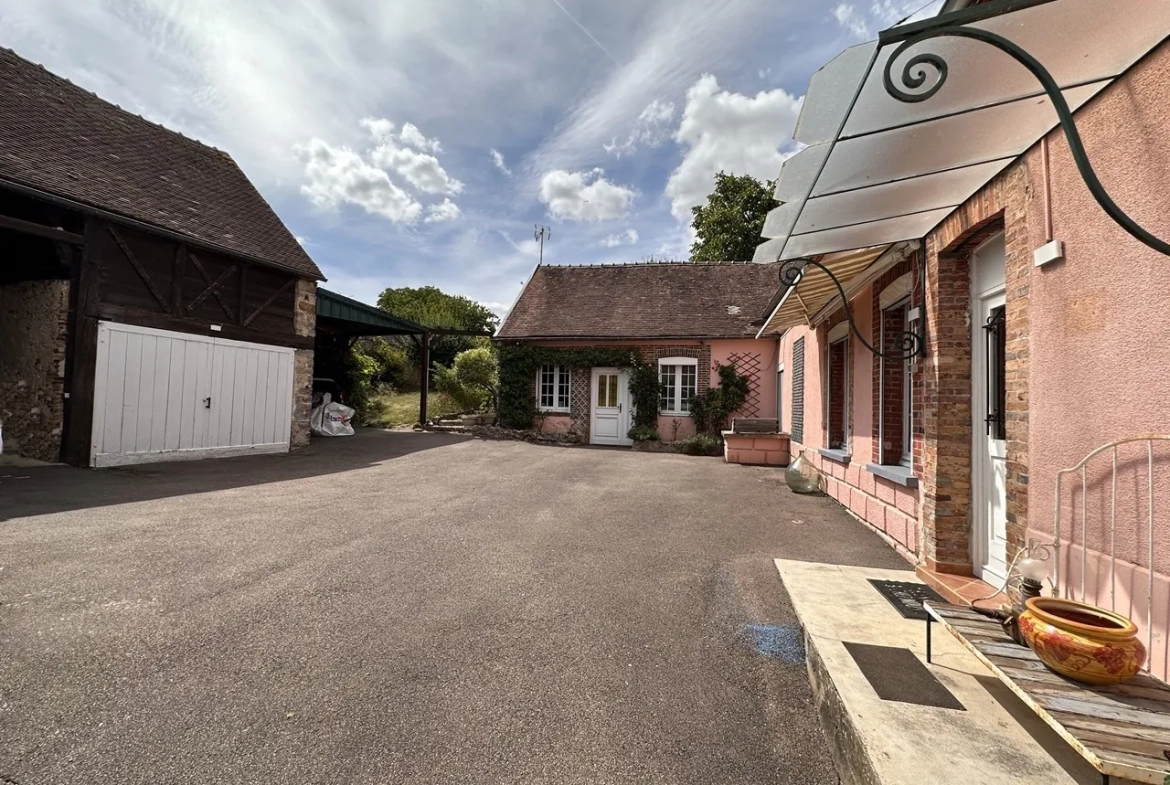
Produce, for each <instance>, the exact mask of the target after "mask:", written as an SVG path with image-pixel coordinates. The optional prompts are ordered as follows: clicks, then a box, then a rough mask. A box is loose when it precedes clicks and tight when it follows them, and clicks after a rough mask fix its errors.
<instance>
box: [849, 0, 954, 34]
mask: <svg viewBox="0 0 1170 785" xmlns="http://www.w3.org/2000/svg"><path fill="white" fill-rule="evenodd" d="M941 5H942V0H934V2H931V3H928V4H927V5H926V6H925V7H924V6H923V5H922V3H921V2H920V0H874V2H873V4H872V5H871V6H870V8H869V11H868V12H865V11H860V10H858V8H857V6H856V5H853V4H852V3H845V2H842V3H838V4H837V5H836V6H834V8H833V17H834V18H835V19H836V20H837V24H839V25H841V27H842V28H844V29H845V31H846V32H848V33H849V34H850V35H851V36H853V37H854V38H859V39H862V40H867V39H870V38H875V37H876V36H877V34H878V31H880V30H884V29H885V28H887V27H890V26H891V25H895V24H899V23H902V22H914V21H917V20H919V19H926V18H928V17H931V16H934V15H935V14H936V13H938V9H939V7H940V6H941Z"/></svg>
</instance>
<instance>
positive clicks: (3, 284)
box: [0, 49, 322, 466]
mask: <svg viewBox="0 0 1170 785" xmlns="http://www.w3.org/2000/svg"><path fill="white" fill-rule="evenodd" d="M0 84H3V85H4V89H3V90H0V423H2V424H3V425H2V427H3V439H4V444H5V449H6V451H7V452H11V451H16V452H18V453H19V454H21V455H24V456H26V457H30V458H35V459H40V460H46V461H57V460H63V461H65V462H67V463H70V464H74V465H78V466H113V465H119V464H127V463H141V462H148V461H159V460H172V459H187V458H202V457H214V456H224V455H237V454H242V453H254V452H283V451H287V450H289V449H295V448H297V447H298V446H302V445H304V444H306V443H307V442H308V439H309V406H310V396H311V384H312V368H313V345H314V328H315V320H316V287H317V281H318V280H321V279H322V276H321V271H320V270H319V269H318V268H317V265H316V264H314V262H313V260H312V259H310V258H309V256H308V255H307V254H306V253H305V251H304V249H303V248H302V247H301V246H300V244H299V243H298V242H297V240H296V238H294V237H293V235H292V233H291V232H290V231H289V230H288V229H287V228H286V227H285V226H284V224H283V223H281V221H280V219H279V218H278V217H277V216H276V214H275V213H274V212H273V211H272V208H271V207H270V206H269V205H268V204H267V202H265V200H264V198H263V197H262V196H261V195H260V193H259V192H258V191H257V190H256V189H255V188H254V187H253V186H252V184H251V183H250V182H249V181H248V179H247V177H245V176H244V173H243V172H242V171H241V170H240V168H239V167H238V166H237V165H236V164H235V162H234V161H233V160H232V159H231V157H230V156H228V155H227V154H226V153H224V152H221V151H219V150H216V149H214V148H211V147H208V146H206V145H203V144H200V143H199V142H196V141H194V140H191V139H188V138H186V137H184V136H182V135H180V134H178V133H175V132H173V131H170V130H168V129H166V128H163V127H162V126H160V125H156V124H154V123H151V122H148V121H147V120H144V119H142V118H141V117H138V116H136V115H133V114H131V113H129V112H125V111H123V110H122V109H119V108H118V107H116V106H114V105H113V104H110V103H107V102H106V101H103V100H102V99H100V98H98V97H97V96H96V95H93V94H92V93H89V92H86V91H85V90H82V89H80V88H79V87H77V86H76V85H73V84H71V83H70V82H68V81H67V80H65V79H62V78H60V77H57V76H54V75H53V74H51V73H49V72H48V71H46V70H44V69H43V68H41V67H40V66H38V65H35V64H33V63H30V62H28V61H26V60H24V59H22V58H20V57H19V56H17V55H16V54H14V53H13V52H11V51H8V50H4V49H0Z"/></svg>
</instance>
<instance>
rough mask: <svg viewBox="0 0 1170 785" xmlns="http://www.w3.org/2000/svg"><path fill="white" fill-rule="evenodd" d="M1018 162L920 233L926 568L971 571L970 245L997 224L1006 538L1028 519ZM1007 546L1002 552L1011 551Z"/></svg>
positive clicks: (1024, 264) (1025, 258) (1022, 173)
mask: <svg viewBox="0 0 1170 785" xmlns="http://www.w3.org/2000/svg"><path fill="white" fill-rule="evenodd" d="M1028 197H1029V194H1028V187H1027V170H1026V168H1025V165H1024V163H1023V162H1022V161H1021V162H1018V163H1016V164H1014V165H1013V166H1012V167H1011V168H1009V169H1008V170H1007V171H1005V172H1004V173H1003V174H1001V175H1000V176H999V177H997V178H996V179H995V180H993V181H992V182H991V183H989V184H988V185H987V186H985V187H984V188H983V189H981V190H980V191H979V192H978V193H976V194H975V195H974V196H973V197H972V198H971V199H969V200H968V201H967V202H966V203H964V204H963V205H962V206H961V207H960V208H958V209H957V210H956V211H955V212H954V213H952V214H951V215H950V216H949V217H948V218H947V219H946V220H945V221H943V223H942V224H940V225H939V227H938V228H937V229H936V230H935V231H934V232H932V233H931V235H930V236H929V237H928V238H927V244H926V245H927V259H926V261H927V272H926V319H927V348H928V357H927V359H926V362H925V363H924V366H925V369H924V373H923V391H922V410H923V422H922V425H923V430H924V441H923V449H922V464H923V466H922V515H921V518H922V529H923V531H922V535H923V536H922V542H923V561H924V563H925V565H926V566H927V568H929V569H934V570H938V571H941V572H954V573H962V574H966V573H969V572H970V570H971V539H970V532H971V520H972V518H971V493H972V484H971V437H972V430H971V428H972V425H971V422H972V413H971V321H970V320H971V283H970V281H971V271H970V253H971V251H972V250H973V249H974V248H975V247H976V246H978V245H979V244H980V243H981V242H983V241H984V240H985V239H987V238H988V237H990V236H991V235H993V234H995V233H996V232H998V231H1001V230H1002V231H1005V240H1006V246H1007V249H1006V250H1007V259H1006V280H1007V298H1006V299H1007V309H1006V310H1007V330H1008V346H1007V352H1008V376H1007V390H1008V392H1007V395H1008V489H1007V490H1008V507H1007V510H1008V539H1009V543H1011V544H1012V545H1017V546H1018V544H1019V543H1021V542H1022V541H1023V536H1024V534H1023V533H1024V527H1025V526H1026V518H1027V462H1028V458H1027V417H1028V415H1027V311H1028V288H1027V277H1028V275H1029V268H1030V255H1031V252H1030V249H1029V247H1028V245H1029V243H1028V238H1027V219H1026V214H1025V211H1026V207H1027V199H1028ZM1012 552H1013V550H1012V548H1011V547H1009V554H1008V556H1009V558H1011V555H1012Z"/></svg>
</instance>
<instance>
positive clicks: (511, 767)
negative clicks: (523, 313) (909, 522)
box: [0, 432, 906, 785]
mask: <svg viewBox="0 0 1170 785" xmlns="http://www.w3.org/2000/svg"><path fill="white" fill-rule="evenodd" d="M774 557H784V558H789V559H807V560H816V561H837V562H840V563H844V564H864V565H873V566H886V567H899V566H902V567H904V566H906V565H905V562H903V561H902V560H901V559H900V558H899V557H897V556H896V555H895V554H894V553H893V552H892V551H891V550H889V549H888V548H887V547H886V546H885V545H883V544H882V543H881V542H880V541H879V540H878V538H877V537H875V536H873V535H871V534H869V533H867V532H866V531H865V530H863V529H862V527H861V526H860V525H859V524H857V523H856V522H854V521H853V520H852V519H850V518H849V517H848V516H846V515H845V514H844V513H843V512H842V511H840V510H839V509H837V508H836V507H835V506H834V505H833V504H832V503H831V502H830V501H829V500H827V499H824V498H808V497H799V496H795V495H793V494H791V493H790V492H789V491H788V490H787V489H786V488H785V487H783V485H782V482H781V481H780V476H779V473H778V472H775V471H773V470H768V469H752V468H743V467H735V466H727V465H724V464H723V463H721V462H720V461H718V460H716V459H702V458H688V457H684V456H677V455H667V454H640V453H632V452H627V451H613V450H601V449H580V448H578V449H570V448H558V447H543V446H535V445H528V444H522V443H514V442H486V441H478V440H467V439H462V438H459V437H450V436H443V435H437V434H414V433H386V432H363V433H362V435H360V436H359V437H358V438H355V439H350V440H341V439H339V440H333V441H329V442H325V443H323V444H316V445H315V446H314V447H312V448H310V449H309V450H308V451H306V452H304V453H300V454H296V455H292V456H269V457H257V458H244V459H232V460H224V461H205V462H202V463H197V464H171V465H160V466H151V467H147V468H141V469H118V470H109V471H105V472H91V471H82V470H73V469H65V468H42V469H31V470H30V469H24V470H21V469H0V783H17V784H18V785H49V784H52V785H58V784H60V783H97V782H104V783H119V785H130V784H131V783H151V784H152V785H154V784H157V783H200V785H202V784H204V783H347V784H350V783H395V784H396V785H397V784H410V785H424V784H425V785H433V784H435V783H468V784H471V783H475V784H476V785H478V784H479V783H590V784H595V783H639V785H641V784H644V783H663V784H664V785H665V784H667V783H669V784H670V785H716V784H717V783H736V785H751V784H753V783H801V784H802V785H803V784H805V783H810V784H811V783H832V782H836V781H837V780H836V775H835V774H834V773H833V771H832V768H831V763H830V761H829V757H828V752H827V749H826V746H825V742H824V740H823V738H822V735H821V731H820V727H819V725H818V723H817V720H816V715H815V712H814V711H813V710H812V708H811V697H810V694H809V688H808V684H807V679H806V676H805V673H804V666H803V664H802V663H801V661H800V654H801V653H800V651H799V649H798V647H796V646H795V645H794V642H795V641H796V640H797V637H796V635H795V629H794V627H793V626H792V623H793V622H794V615H793V613H792V610H791V607H790V606H789V604H788V601H787V598H786V597H785V595H784V592H783V588H782V586H781V584H780V582H779V580H778V578H777V576H776V572H775V570H774V568H773V567H772V565H771V559H772V558H774Z"/></svg>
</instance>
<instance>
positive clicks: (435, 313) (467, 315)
mask: <svg viewBox="0 0 1170 785" xmlns="http://www.w3.org/2000/svg"><path fill="white" fill-rule="evenodd" d="M378 307H379V308H381V309H382V310H383V311H386V312H387V313H389V314H391V315H393V316H400V317H402V318H403V319H409V320H411V321H412V322H417V323H418V324H421V325H423V326H424V327H445V328H447V329H451V330H473V331H476V332H486V333H494V332H495V331H496V329H497V328H498V327H499V326H500V317H498V316H496V315H495V314H494V313H492V312H491V310H490V309H488V308H487V307H485V306H483V305H480V304H479V303H477V302H476V301H475V300H472V299H470V298H468V297H463V296H461V295H456V294H447V293H446V292H443V291H441V290H440V289H439V288H438V287H435V286H423V287H419V288H417V289H414V288H411V287H408V286H404V287H400V288H397V289H387V290H385V291H384V292H382V294H381V295H380V296H379V297H378ZM391 342H392V343H393V344H394V345H396V346H398V347H399V348H400V349H402V350H403V351H405V352H406V354H407V357H408V359H409V360H410V363H411V366H412V367H413V368H416V369H417V368H420V367H421V365H422V352H421V349H420V347H419V345H418V343H417V342H416V341H414V340H412V339H411V338H409V337H406V336H400V337H396V338H394V339H393V340H392V341H391ZM489 344H490V340H489V339H488V338H486V337H476V336H468V335H436V336H433V337H432V338H431V362H432V363H438V364H439V365H444V366H450V365H451V364H452V363H454V362H455V356H456V355H457V354H459V353H460V352H464V351H467V350H468V349H472V348H475V347H477V346H488V345H489ZM416 378H417V377H416Z"/></svg>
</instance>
